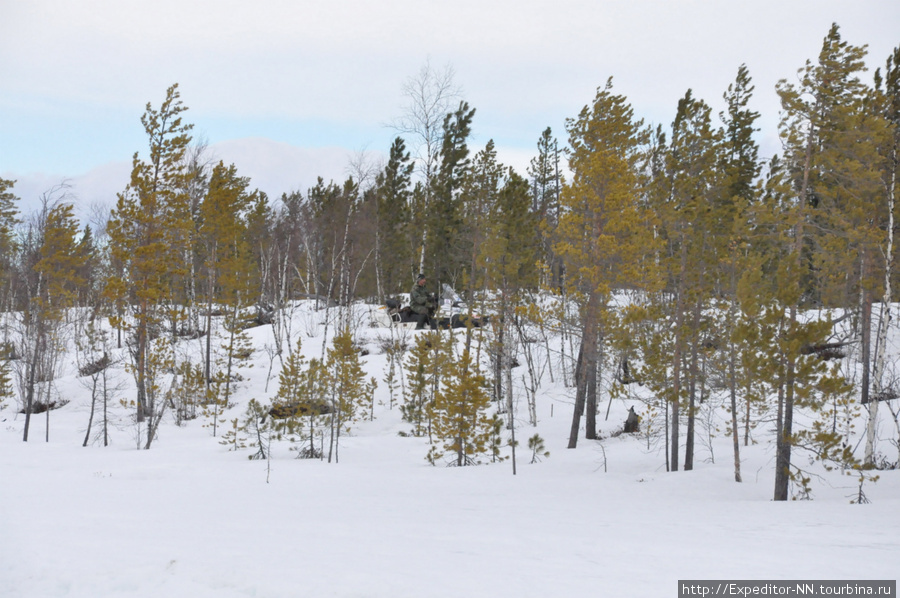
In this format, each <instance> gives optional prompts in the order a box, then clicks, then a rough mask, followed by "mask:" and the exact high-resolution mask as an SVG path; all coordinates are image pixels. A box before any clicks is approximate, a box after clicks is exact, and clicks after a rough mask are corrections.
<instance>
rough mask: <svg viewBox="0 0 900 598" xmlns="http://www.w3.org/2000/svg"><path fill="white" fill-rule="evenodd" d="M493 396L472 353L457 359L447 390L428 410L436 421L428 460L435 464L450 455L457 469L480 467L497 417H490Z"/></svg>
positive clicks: (463, 354) (450, 374)
mask: <svg viewBox="0 0 900 598" xmlns="http://www.w3.org/2000/svg"><path fill="white" fill-rule="evenodd" d="M489 406H490V396H489V395H488V393H487V388H486V384H485V379H484V376H483V375H481V374H480V373H479V371H478V369H477V366H476V364H475V363H474V362H473V360H472V358H471V356H470V355H469V351H468V350H463V352H462V355H460V356H459V358H458V359H455V360H454V361H453V363H452V364H451V366H450V370H449V372H448V375H447V384H446V387H445V388H444V389H442V390H441V391H440V392H438V393H437V394H436V395H435V399H434V402H433V403H431V404H430V405H429V407H428V410H429V412H430V413H429V415H430V419H431V422H432V442H431V448H430V449H429V452H428V456H427V459H428V461H429V462H430V463H432V464H435V463H437V461H439V460H441V459H443V458H444V456H445V455H447V454H449V456H450V464H451V465H455V466H457V467H463V466H466V465H476V464H478V463H479V462H480V458H481V456H483V455H485V454H487V453H489V452H490V449H491V439H492V437H493V418H491V417H489V416H488V415H487V410H488V407H489Z"/></svg>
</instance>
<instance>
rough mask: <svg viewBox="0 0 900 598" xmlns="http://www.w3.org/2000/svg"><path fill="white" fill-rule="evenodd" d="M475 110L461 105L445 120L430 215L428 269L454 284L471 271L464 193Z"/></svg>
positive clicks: (465, 104) (464, 104)
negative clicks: (469, 267) (468, 269)
mask: <svg viewBox="0 0 900 598" xmlns="http://www.w3.org/2000/svg"><path fill="white" fill-rule="evenodd" d="M474 116H475V109H474V108H469V105H468V103H466V102H460V104H459V107H458V108H457V110H456V111H455V112H453V113H451V114H448V115H447V116H446V118H445V119H444V137H443V143H442V145H441V152H440V167H439V169H438V172H437V175H436V176H435V177H434V178H433V179H432V181H431V185H432V189H431V197H432V199H431V202H430V204H429V206H428V213H427V214H426V226H427V230H428V235H427V239H428V251H427V256H428V258H427V261H426V266H427V268H428V271H429V272H430V273H431V277H432V278H433V279H434V280H436V281H437V283H438V286H439V287H440V285H442V284H450V285H454V284H456V282H457V281H459V280H460V279H461V277H462V275H463V274H464V272H465V270H466V269H467V266H468V263H469V261H468V260H467V259H466V258H467V257H468V256H469V255H470V254H469V252H466V251H465V247H464V245H463V237H462V231H463V224H464V221H463V208H462V205H461V202H460V191H461V189H462V185H463V182H464V180H465V177H466V173H467V172H468V169H469V166H470V159H469V148H468V145H467V140H468V137H469V135H470V133H471V127H472V118H473V117H474Z"/></svg>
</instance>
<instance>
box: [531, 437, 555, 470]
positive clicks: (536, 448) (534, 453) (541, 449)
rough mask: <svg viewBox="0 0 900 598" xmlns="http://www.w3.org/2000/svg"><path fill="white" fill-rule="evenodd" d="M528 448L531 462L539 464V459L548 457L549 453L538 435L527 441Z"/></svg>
mask: <svg viewBox="0 0 900 598" xmlns="http://www.w3.org/2000/svg"><path fill="white" fill-rule="evenodd" d="M528 448H529V449H531V462H532V463H540V462H541V459H542V458H544V459H546V458H547V457H549V456H550V451H548V450H547V447H545V446H544V439H543V438H541V435H540V434H535V435H534V436H532V437H531V438H529V439H528Z"/></svg>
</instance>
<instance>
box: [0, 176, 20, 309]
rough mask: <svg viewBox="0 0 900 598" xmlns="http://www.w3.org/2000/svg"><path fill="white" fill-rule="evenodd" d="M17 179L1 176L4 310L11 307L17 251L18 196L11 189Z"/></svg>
mask: <svg viewBox="0 0 900 598" xmlns="http://www.w3.org/2000/svg"><path fill="white" fill-rule="evenodd" d="M15 183H16V182H15V181H11V180H7V179H4V178H0V293H2V294H0V297H2V302H3V303H2V306H3V310H4V311H7V310H9V309H10V308H11V305H10V303H11V301H12V292H11V288H10V287H11V285H12V272H13V268H14V256H15V253H16V239H15V234H14V233H15V228H16V225H17V224H18V222H19V219H18V216H17V215H18V208H16V202H17V201H18V199H19V198H18V197H16V195H15V194H14V193H13V192H12V191H11V190H12V188H13V187H14V186H15Z"/></svg>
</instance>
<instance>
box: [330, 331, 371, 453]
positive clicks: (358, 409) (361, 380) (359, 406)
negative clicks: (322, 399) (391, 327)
mask: <svg viewBox="0 0 900 598" xmlns="http://www.w3.org/2000/svg"><path fill="white" fill-rule="evenodd" d="M325 369H326V371H327V378H326V385H327V395H328V397H329V400H330V402H331V407H332V426H331V442H330V448H329V451H328V462H329V463H331V459H332V455H333V457H334V461H335V463H337V462H338V457H339V455H338V451H339V446H340V438H341V433H342V432H345V433H347V432H350V429H351V425H352V424H353V423H355V422H356V421H358V420H360V419H367V418H370V417H372V411H371V407H372V404H373V401H374V400H375V398H374V393H375V387H376V386H377V382H376V381H375V379H374V378H370V379H369V380H366V376H365V372H364V371H363V369H362V363H361V361H360V359H359V351H358V350H357V349H356V346H355V345H354V343H353V335H352V334H351V331H350V329H349V328H344V329H343V330H341V331H339V332H338V334H337V335H335V337H334V339H333V340H332V347H331V348H330V349H329V350H328V356H327V358H326V360H325Z"/></svg>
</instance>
